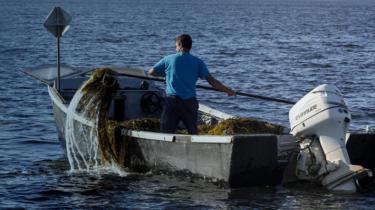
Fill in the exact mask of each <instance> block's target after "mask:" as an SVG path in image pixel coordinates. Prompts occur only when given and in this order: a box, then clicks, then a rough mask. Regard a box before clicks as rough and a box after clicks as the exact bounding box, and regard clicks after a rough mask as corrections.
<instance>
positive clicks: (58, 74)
mask: <svg viewBox="0 0 375 210" xmlns="http://www.w3.org/2000/svg"><path fill="white" fill-rule="evenodd" d="M56 87H57V90H58V91H60V37H59V36H58V37H57V84H56Z"/></svg>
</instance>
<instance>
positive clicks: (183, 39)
mask: <svg viewBox="0 0 375 210" xmlns="http://www.w3.org/2000/svg"><path fill="white" fill-rule="evenodd" d="M176 42H177V43H181V46H182V48H184V49H187V50H190V49H191V46H192V44H193V41H192V40H191V37H190V35H189V34H182V35H180V36H178V37H177V38H176Z"/></svg>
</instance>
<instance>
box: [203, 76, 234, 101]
mask: <svg viewBox="0 0 375 210" xmlns="http://www.w3.org/2000/svg"><path fill="white" fill-rule="evenodd" d="M206 80H207V82H208V83H209V84H210V85H211V86H212V87H213V88H215V89H217V90H218V91H221V92H225V93H227V94H228V96H235V95H236V92H234V91H233V90H232V89H230V88H228V87H227V86H225V85H223V84H222V83H221V82H219V81H218V80H216V79H215V78H214V77H213V76H211V74H208V75H207V76H206Z"/></svg>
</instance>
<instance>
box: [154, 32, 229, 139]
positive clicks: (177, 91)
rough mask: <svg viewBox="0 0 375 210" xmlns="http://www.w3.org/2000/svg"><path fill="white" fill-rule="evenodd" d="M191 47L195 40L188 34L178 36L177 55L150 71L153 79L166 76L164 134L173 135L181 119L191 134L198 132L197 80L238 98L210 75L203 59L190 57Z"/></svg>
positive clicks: (166, 59) (161, 126) (162, 61)
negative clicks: (206, 82) (201, 80)
mask: <svg viewBox="0 0 375 210" xmlns="http://www.w3.org/2000/svg"><path fill="white" fill-rule="evenodd" d="M191 47H192V39H191V37H190V36H189V35H187V34H182V35H180V36H178V37H177V38H176V51H177V53H175V54H171V55H168V56H166V57H164V58H163V59H161V60H160V61H159V62H158V63H157V64H155V65H154V66H153V68H152V69H150V70H149V71H148V74H150V75H152V76H165V81H166V95H167V96H166V99H165V104H164V109H163V112H162V116H161V120H160V121H161V122H160V130H161V132H165V133H174V132H175V131H176V128H177V125H178V123H179V121H180V120H182V122H183V123H184V125H185V126H186V128H187V130H188V132H189V133H190V134H197V133H198V129H197V121H198V101H197V99H196V91H195V85H196V82H197V80H198V77H199V78H201V79H206V80H207V81H208V83H209V84H210V85H211V86H212V87H214V88H215V89H217V90H219V91H222V92H225V93H227V94H228V96H235V95H236V93H235V92H234V91H233V90H231V89H230V88H228V87H226V86H225V85H223V84H221V83H220V82H219V81H218V80H216V79H215V78H214V77H213V76H212V75H211V74H210V73H209V72H208V69H207V67H206V64H205V63H204V62H203V61H202V60H201V59H199V58H198V57H196V56H194V55H191V54H190V50H191Z"/></svg>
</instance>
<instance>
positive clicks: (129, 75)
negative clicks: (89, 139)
mask: <svg viewBox="0 0 375 210" xmlns="http://www.w3.org/2000/svg"><path fill="white" fill-rule="evenodd" d="M118 75H123V76H128V77H134V78H139V79H145V80H152V81H158V82H165V80H164V79H162V78H157V77H145V76H138V75H132V74H125V73H118ZM196 87H197V88H201V89H205V90H214V91H219V90H217V89H215V88H213V87H208V86H204V85H197V86H196ZM219 92H220V91H219ZM236 94H237V95H240V96H246V97H251V98H257V99H262V100H267V101H274V102H279V103H285V104H295V103H296V102H293V101H289V100H285V99H279V98H271V97H267V96H260V95H254V94H250V93H243V92H240V91H236Z"/></svg>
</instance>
